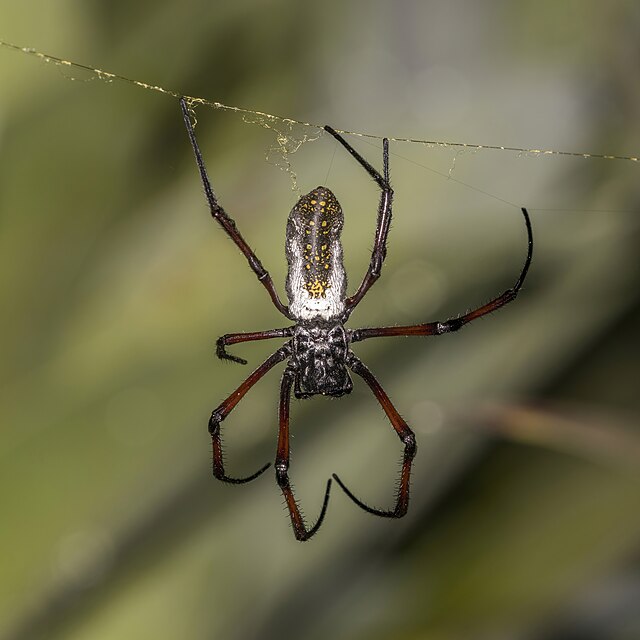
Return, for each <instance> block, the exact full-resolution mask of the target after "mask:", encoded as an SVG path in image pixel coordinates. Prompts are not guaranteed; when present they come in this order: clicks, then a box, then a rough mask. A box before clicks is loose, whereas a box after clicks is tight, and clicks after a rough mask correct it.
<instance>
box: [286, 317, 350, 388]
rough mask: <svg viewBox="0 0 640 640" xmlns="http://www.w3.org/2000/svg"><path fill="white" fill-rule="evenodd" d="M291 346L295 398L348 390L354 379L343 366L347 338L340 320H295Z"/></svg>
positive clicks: (346, 349)
mask: <svg viewBox="0 0 640 640" xmlns="http://www.w3.org/2000/svg"><path fill="white" fill-rule="evenodd" d="M292 346H293V353H292V356H291V365H292V366H293V368H294V370H295V372H296V380H295V389H294V392H295V395H296V397H297V398H308V397H310V396H313V395H318V394H320V395H325V396H342V395H345V394H346V393H351V390H352V388H353V383H352V382H351V378H350V376H349V373H348V371H347V367H346V359H347V355H348V352H349V341H348V338H347V332H346V331H345V329H344V327H343V326H342V324H341V323H340V322H334V323H332V322H325V321H322V320H315V321H311V322H305V323H301V324H298V325H297V326H296V328H295V330H294V334H293V343H292Z"/></svg>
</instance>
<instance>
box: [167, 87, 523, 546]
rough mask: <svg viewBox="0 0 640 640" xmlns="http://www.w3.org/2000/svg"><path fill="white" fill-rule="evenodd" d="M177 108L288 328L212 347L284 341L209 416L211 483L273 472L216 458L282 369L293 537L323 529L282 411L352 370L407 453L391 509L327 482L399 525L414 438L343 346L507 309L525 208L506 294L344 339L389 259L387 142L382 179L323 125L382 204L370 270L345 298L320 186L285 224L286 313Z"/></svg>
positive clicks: (281, 467) (346, 379) (456, 324)
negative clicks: (302, 495) (306, 498)
mask: <svg viewBox="0 0 640 640" xmlns="http://www.w3.org/2000/svg"><path fill="white" fill-rule="evenodd" d="M180 104H181V107H182V114H183V117H184V122H185V125H186V127H187V133H188V135H189V140H190V141H191V145H192V147H193V151H194V153H195V156H196V162H197V164H198V169H199V171H200V177H201V179H202V184H203V186H204V191H205V195H206V197H207V202H208V203H209V208H210V210H211V215H212V216H213V217H214V219H215V220H217V221H218V222H219V223H220V225H221V226H222V227H223V229H224V230H225V231H226V232H227V234H228V235H229V237H230V238H231V239H232V240H233V241H234V242H235V243H236V245H237V246H238V248H239V249H240V251H241V252H242V253H243V254H244V256H245V257H246V258H247V261H248V263H249V267H250V268H251V269H252V271H253V272H254V273H255V274H256V276H257V278H258V280H259V281H260V282H261V283H262V285H263V286H264V288H265V289H266V290H267V292H268V294H269V296H270V297H271V300H272V302H273V304H274V305H275V307H276V309H278V311H280V313H282V314H283V315H284V316H285V317H286V318H287V319H289V320H292V321H293V322H294V324H293V326H288V327H284V328H282V329H268V330H266V331H256V332H253V333H231V334H227V335H224V336H222V337H221V338H219V339H218V343H217V354H218V356H219V357H220V358H224V359H226V360H231V361H233V362H238V363H241V364H246V360H244V359H242V358H239V357H238V356H235V355H232V354H230V353H228V352H227V350H226V347H228V346H230V345H233V344H238V343H240V342H249V341H252V340H267V339H270V338H289V340H288V341H287V342H286V343H285V344H284V345H282V346H281V347H280V348H279V349H278V350H277V351H275V352H274V353H273V354H272V355H271V356H269V357H268V358H267V359H266V360H265V361H264V362H263V363H262V364H261V365H260V366H259V367H258V368H257V369H256V370H255V371H254V372H253V373H251V375H249V377H248V378H247V379H246V380H245V381H244V382H243V383H242V384H241V385H240V386H239V387H238V388H237V389H236V390H235V391H234V392H233V393H232V394H231V395H230V396H229V397H228V398H227V399H226V400H225V401H224V402H222V403H221V404H220V405H219V406H218V407H216V409H214V411H213V412H212V414H211V417H210V418H209V433H210V434H211V442H212V448H213V474H214V476H215V477H216V478H218V479H219V480H223V481H224V482H230V483H233V484H241V483H244V482H249V481H251V480H254V479H255V478H257V477H258V476H259V475H261V474H262V473H263V472H264V471H265V470H266V469H267V468H268V467H269V466H270V464H266V465H264V466H263V467H262V468H261V469H259V470H258V471H256V472H255V473H254V474H252V475H250V476H248V477H245V478H232V477H230V476H228V475H227V473H226V471H225V467H224V460H223V455H222V440H221V436H220V424H221V422H222V421H223V420H224V419H225V418H226V417H227V416H228V415H229V413H231V411H232V410H233V409H234V408H235V406H236V405H237V404H238V403H239V402H240V400H242V398H243V397H244V395H245V394H246V393H247V391H249V389H251V387H252V386H253V385H254V384H255V383H256V382H258V380H260V378H262V377H263V376H264V375H265V374H266V373H267V372H268V371H270V370H271V369H272V368H273V367H274V366H275V365H277V364H278V363H280V362H283V361H284V360H288V364H287V366H286V368H285V370H284V373H283V375H282V382H281V384H280V406H279V414H278V415H279V429H278V449H277V452H276V459H275V470H276V480H277V482H278V486H279V487H280V489H281V490H282V494H283V495H284V498H285V501H286V504H287V508H288V510H289V515H290V517H291V524H292V526H293V532H294V534H295V536H296V538H297V539H298V540H308V539H309V538H310V537H311V536H313V535H314V534H315V533H316V531H317V530H318V529H319V528H320V525H321V524H322V521H323V519H324V516H325V513H326V511H327V505H328V503H329V492H330V489H331V480H328V481H327V487H326V490H325V495H324V502H323V504H322V510H321V511H320V515H319V516H318V519H317V520H316V523H315V524H314V525H313V526H312V527H310V528H309V527H307V525H306V523H305V521H304V519H303V517H302V514H301V513H300V509H299V507H298V504H297V502H296V499H295V496H294V494H293V489H292V488H291V484H290V482H289V402H290V398H291V392H292V391H293V393H294V394H295V396H296V397H297V398H309V397H310V396H314V395H325V396H342V395H345V394H347V393H350V392H351V389H352V387H353V383H352V381H351V377H350V375H349V370H351V371H352V372H353V373H355V374H356V375H358V376H360V377H361V378H362V379H363V380H364V381H365V383H366V384H367V385H368V387H369V388H370V389H371V391H372V392H373V394H374V395H375V397H376V399H377V400H378V402H379V403H380V405H381V407H382V409H383V410H384V412H385V413H386V415H387V417H388V418H389V421H390V422H391V426H392V427H393V429H394V430H395V432H396V434H397V436H398V438H399V439H400V441H401V442H402V444H403V446H404V451H403V455H402V469H401V472H400V482H399V484H398V489H397V492H396V500H395V505H394V507H393V508H392V509H389V510H381V509H374V508H372V507H370V506H368V505H367V504H365V503H364V502H362V501H361V500H359V499H358V498H357V497H356V496H355V495H354V494H353V493H352V492H351V491H350V490H349V489H348V488H347V487H346V485H345V484H344V483H343V482H342V480H340V478H338V476H337V475H336V474H333V478H334V479H335V480H336V482H337V483H338V484H339V485H340V487H341V488H342V489H343V490H344V492H345V493H346V494H347V495H348V496H349V497H350V498H351V500H353V501H354V502H355V503H356V504H357V505H358V506H359V507H361V508H362V509H364V510H365V511H367V512H369V513H372V514H374V515H377V516H382V517H385V518H400V517H402V516H403V515H405V514H406V512H407V509H408V506H409V479H410V475H411V465H412V462H413V458H414V457H415V454H416V440H415V436H414V434H413V432H412V431H411V429H410V428H409V426H408V425H407V423H406V422H405V421H404V420H403V418H402V417H401V416H400V414H399V413H398V412H397V410H396V408H395V407H394V406H393V404H392V403H391V400H389V397H388V396H387V394H386V393H385V391H384V389H383V388H382V386H381V385H380V383H379V382H378V381H377V380H376V378H375V377H374V375H373V374H372V373H371V371H369V369H368V368H367V367H366V365H365V364H364V363H363V362H362V361H361V360H360V359H359V358H358V357H357V356H356V355H355V353H353V351H352V350H351V347H350V345H351V344H353V343H354V342H360V341H361V340H367V339H368V338H382V337H389V336H434V335H441V334H443V333H450V332H452V331H457V330H458V329H460V328H461V327H463V326H464V325H466V324H468V323H469V322H471V321H473V320H475V319H477V318H480V317H482V316H485V315H487V314H489V313H491V312H493V311H495V310H497V309H499V308H500V307H503V306H504V305H505V304H507V303H509V302H511V301H512V300H514V299H515V297H516V295H517V293H518V291H519V290H520V288H521V287H522V283H523V282H524V279H525V277H526V275H527V271H528V270H529V265H530V264H531V258H532V254H533V232H532V229H531V222H530V220H529V214H528V213H527V210H526V209H522V215H523V216H524V221H525V225H526V229H527V237H528V249H527V257H526V259H525V263H524V267H523V268H522V271H521V272H520V276H519V277H518V279H517V281H516V283H515V285H514V286H513V287H511V288H510V289H507V290H506V291H505V292H504V293H502V294H501V295H499V296H498V297H496V298H494V299H493V300H491V301H490V302H487V303H486V304H484V305H482V306H481V307H478V308H477V309H474V310H473V311H469V312H468V313H465V314H464V315H461V316H459V317H457V318H452V319H450V320H444V321H440V322H427V323H424V324H416V325H410V326H396V327H375V328H366V329H354V330H347V329H345V327H344V323H345V322H346V321H347V319H348V318H349V316H350V315H351V313H352V311H353V310H354V309H355V308H356V306H357V305H358V303H359V302H360V300H362V298H363V297H364V296H365V294H366V293H367V291H368V290H369V289H370V288H371V286H372V285H373V284H374V283H375V282H376V280H377V279H378V278H379V277H380V272H381V269H382V263H383V262H384V259H385V256H386V246H387V236H388V235H389V226H390V223H391V204H392V200H393V190H392V189H391V184H390V182H389V141H388V140H387V139H386V138H385V139H384V140H383V144H382V149H383V152H382V161H383V172H382V174H380V173H379V172H378V171H377V170H376V169H374V168H373V167H372V166H371V164H369V162H367V161H366V160H365V159H364V158H363V157H362V156H361V155H360V154H359V153H358V152H357V151H356V150H355V149H354V148H353V147H352V146H351V145H350V144H349V143H348V142H347V141H346V140H345V139H344V138H343V137H342V136H341V135H339V134H338V133H337V132H336V131H335V130H334V129H332V128H331V127H329V126H326V127H324V129H325V131H327V132H328V133H329V134H331V135H332V136H333V137H334V138H335V139H336V140H337V141H338V142H339V143H340V144H341V145H342V146H343V147H344V148H345V149H346V150H347V151H348V152H349V153H350V154H351V155H352V156H353V158H354V159H355V160H356V161H357V162H358V163H359V164H360V166H361V167H362V168H363V169H364V170H365V171H366V172H367V173H368V174H369V176H370V177H371V178H372V179H373V180H374V181H375V182H376V184H377V185H378V187H379V188H380V203H379V205H378V218H377V224H376V232H375V240H374V245H373V251H372V252H371V261H370V263H369V268H368V269H367V272H366V273H365V276H364V278H363V279H362V282H361V283H360V286H359V287H358V289H357V290H356V292H355V293H354V294H353V295H352V296H350V297H347V296H346V287H347V277H346V274H345V270H344V264H343V259H342V245H341V243H340V233H341V231H342V225H343V222H344V216H343V213H342V209H341V207H340V204H339V203H338V200H337V199H336V197H335V196H334V195H333V193H332V192H331V191H330V190H329V189H327V188H326V187H317V188H316V189H314V190H313V191H310V192H309V193H308V194H307V195H305V196H302V197H301V198H300V199H299V200H298V202H297V203H296V204H295V206H294V207H293V209H292V210H291V213H290V215H289V220H288V223H287V231H286V246H285V252H286V256H287V262H288V265H289V271H288V275H287V283H286V289H287V297H288V300H289V306H285V305H284V304H283V303H282V301H281V300H280V297H279V296H278V292H277V291H276V289H275V286H274V284H273V280H272V279H271V276H270V275H269V273H268V271H267V270H266V269H265V268H264V267H263V266H262V263H261V262H260V260H258V258H257V256H256V255H255V253H254V252H253V251H252V250H251V249H250V248H249V245H248V244H247V243H246V241H245V240H244V238H243V237H242V235H241V234H240V232H239V231H238V229H237V227H236V225H235V223H234V222H233V220H232V219H231V218H230V217H229V216H228V215H227V213H226V212H225V210H224V209H223V208H222V207H221V206H220V204H219V203H218V200H217V198H216V196H215V194H214V192H213V189H212V187H211V183H210V182H209V177H208V175H207V171H206V169H205V166H204V161H203V160H202V155H201V153H200V149H199V148H198V142H197V140H196V137H195V133H194V131H193V125H192V123H191V118H190V115H189V107H188V106H187V103H186V100H185V99H184V98H182V99H181V100H180Z"/></svg>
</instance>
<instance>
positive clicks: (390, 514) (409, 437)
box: [333, 354, 417, 518]
mask: <svg viewBox="0 0 640 640" xmlns="http://www.w3.org/2000/svg"><path fill="white" fill-rule="evenodd" d="M348 364H349V367H350V369H351V370H352V371H353V372H354V373H357V374H358V375H359V376H361V377H362V378H363V380H364V381H365V382H366V383H367V384H368V385H369V388H370V389H371V391H373V394H374V395H375V397H376V398H377V400H378V402H379V403H380V405H381V406H382V408H383V409H384V412H385V413H386V414H387V417H388V418H389V421H390V422H391V426H392V427H393V428H394V429H395V431H396V433H397V434H398V437H399V438H400V440H401V441H402V443H403V444H404V453H403V456H402V471H401V472H400V485H399V487H398V493H397V495H396V505H395V507H394V508H393V509H392V510H390V511H382V510H380V509H374V508H373V507H370V506H369V505H367V504H365V503H364V502H362V500H359V499H358V498H356V497H355V496H354V495H353V493H352V492H351V491H350V490H349V489H348V488H347V487H346V486H345V484H344V483H343V482H342V480H340V478H339V477H338V476H337V475H336V474H335V473H334V474H333V477H334V478H335V480H336V482H337V483H338V484H339V485H340V486H341V487H342V490H343V491H344V492H345V493H346V494H347V495H348V496H349V497H350V498H351V499H352V500H353V501H354V502H355V503H356V504H357V505H358V506H359V507H361V508H362V509H364V510H365V511H367V512H369V513H372V514H373V515H376V516H381V517H383V518H402V516H404V515H405V514H406V513H407V509H408V508H409V480H410V477H411V463H412V462H413V459H414V457H415V455H416V450H417V446H416V437H415V435H414V433H413V431H411V429H410V428H409V426H408V425H407V423H406V422H405V421H404V420H403V419H402V416H400V414H399V413H398V412H397V411H396V408H395V407H394V406H393V404H392V403H391V400H389V396H388V395H387V394H386V393H385V391H384V389H383V388H382V386H381V385H380V383H379V382H378V381H377V380H376V378H375V376H374V375H373V374H372V373H371V371H369V369H368V368H367V367H366V366H365V365H364V364H363V363H362V361H360V360H359V359H358V358H357V357H356V356H355V355H353V354H350V359H349V363H348Z"/></svg>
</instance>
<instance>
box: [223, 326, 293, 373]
mask: <svg viewBox="0 0 640 640" xmlns="http://www.w3.org/2000/svg"><path fill="white" fill-rule="evenodd" d="M292 335H293V328H292V327H285V328H284V329H269V330H268V331H256V332H254V333H226V334H225V335H223V336H220V337H219V338H218V340H217V341H216V355H217V356H218V358H220V359H221V360H231V362H237V363H238V364H247V361H246V360H245V359H244V358H239V357H238V356H234V355H233V354H231V353H228V352H227V350H226V349H225V347H228V346H230V345H232V344H238V343H239V342H251V341H254V340H268V339H269V338H290V337H291V336H292Z"/></svg>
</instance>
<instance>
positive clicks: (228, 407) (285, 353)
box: [209, 343, 291, 484]
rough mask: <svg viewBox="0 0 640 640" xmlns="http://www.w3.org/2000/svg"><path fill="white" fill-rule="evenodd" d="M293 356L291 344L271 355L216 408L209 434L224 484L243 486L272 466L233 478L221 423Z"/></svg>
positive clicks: (215, 472) (218, 475)
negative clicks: (224, 450)
mask: <svg viewBox="0 0 640 640" xmlns="http://www.w3.org/2000/svg"><path fill="white" fill-rule="evenodd" d="M290 355H291V350H290V348H289V343H287V344H285V345H284V346H282V347H281V348H280V349H278V350H277V351H276V352H275V353H273V354H272V355H270V356H269V357H268V358H267V359H266V360H265V361H264V362H263V363H262V364H261V365H260V366H259V367H258V368H257V369H256V370H255V371H254V372H253V373H252V374H251V375H250V376H249V377H248V378H247V379H246V380H245V381H244V382H243V383H242V384H241V385H240V386H239V387H238V388H237V389H236V390H235V391H234V392H233V393H232V394H231V395H230V396H229V397H228V398H227V399H226V400H225V401H224V402H223V403H222V404H220V405H219V406H218V407H216V408H215V409H214V410H213V412H212V413H211V418H209V433H210V434H211V445H212V449H213V475H214V476H215V477H216V478H217V479H218V480H222V482H229V483H231V484H243V483H245V482H251V480H255V479H256V478H257V477H258V476H259V475H261V474H263V473H264V472H265V471H266V470H267V469H268V468H269V467H270V466H271V463H270V462H268V463H267V464H266V465H264V467H262V468H261V469H259V470H258V471H256V472H255V473H254V474H252V475H250V476H248V477H246V478H231V477H230V476H228V475H227V474H226V472H225V470H224V461H223V455H222V439H221V437H220V423H221V422H222V421H223V420H224V419H225V418H226V417H227V416H228V415H229V414H230V413H231V412H232V411H233V409H235V407H236V405H237V404H238V402H240V400H242V398H243V397H244V396H245V394H246V393H247V391H249V389H251V387H253V385H254V384H255V383H256V382H258V380H260V379H261V378H262V377H263V376H264V375H265V374H266V373H268V372H269V371H270V370H271V369H272V368H273V367H274V366H275V365H277V364H278V363H279V362H282V361H283V360H284V359H285V358H288V357H289V356H290Z"/></svg>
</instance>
